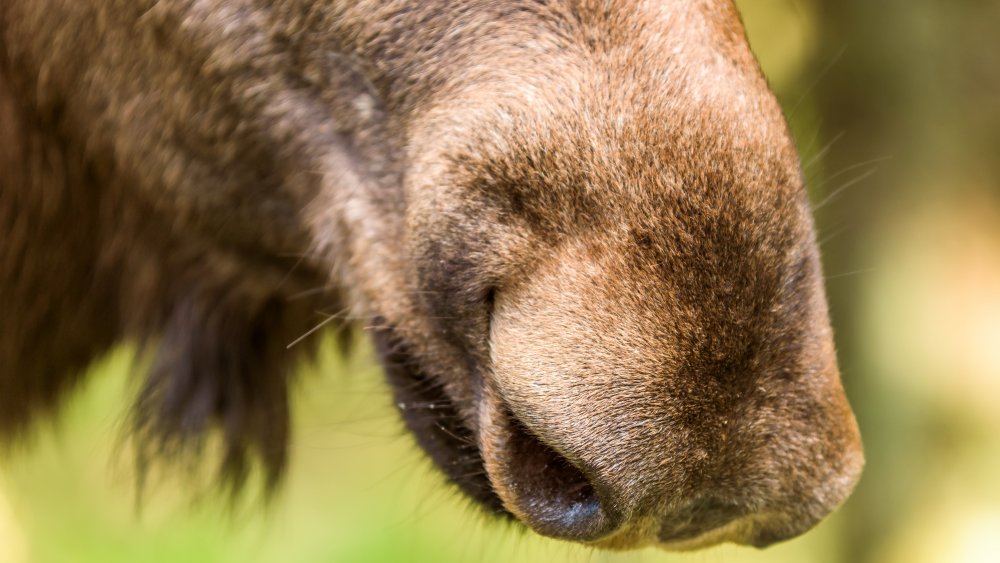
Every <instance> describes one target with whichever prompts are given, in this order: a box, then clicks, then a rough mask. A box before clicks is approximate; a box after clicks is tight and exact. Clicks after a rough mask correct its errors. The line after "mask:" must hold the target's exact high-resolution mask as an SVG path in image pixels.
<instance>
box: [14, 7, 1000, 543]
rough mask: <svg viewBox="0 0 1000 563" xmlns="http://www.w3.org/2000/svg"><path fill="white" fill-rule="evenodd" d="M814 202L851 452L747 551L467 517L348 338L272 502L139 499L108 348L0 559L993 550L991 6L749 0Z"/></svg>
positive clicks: (28, 466) (192, 491)
mask: <svg viewBox="0 0 1000 563" xmlns="http://www.w3.org/2000/svg"><path fill="white" fill-rule="evenodd" d="M739 4H740V5H741V8H742V10H743V13H744V18H745V21H746V24H747V28H748V33H749V35H750V40H751V43H752V45H753V47H754V49H755V51H756V52H757V54H758V56H759V57H760V59H761V62H762V64H763V67H764V70H765V72H766V73H767V75H768V77H769V78H770V80H771V81H772V84H773V86H774V89H775V90H776V92H777V93H778V96H779V98H780V99H781V101H782V104H783V106H784V107H785V111H786V114H787V115H788V118H789V120H790V122H791V126H792V130H793V132H794V135H795V137H796V140H797V142H798V144H799V147H800V150H801V151H802V155H803V163H804V168H805V171H806V175H807V177H808V179H809V185H810V191H811V195H812V198H813V201H814V202H815V206H816V208H817V211H816V213H817V223H818V228H819V237H820V239H821V241H822V248H823V253H824V261H825V268H826V273H827V277H828V282H827V284H828V291H829V295H830V300H831V307H832V315H833V322H834V327H835V329H836V331H837V342H838V347H839V351H840V361H841V367H842V370H843V379H844V383H845V386H846V387H847V390H848V394H849V395H850V397H851V401H852V403H853V405H854V407H855V409H856V412H857V415H858V419H859V422H860V424H861V429H862V434H863V436H864V440H865V445H866V451H867V457H868V465H867V468H866V472H865V474H864V477H863V479H862V481H861V484H860V486H859V488H858V490H857V492H856V493H855V494H854V496H853V497H851V499H850V500H849V501H848V502H847V504H846V505H845V506H844V507H843V508H842V509H841V510H840V511H839V512H838V513H836V515H834V516H833V517H831V518H829V519H828V520H826V521H824V523H822V524H821V525H820V526H819V527H818V528H817V529H816V530H814V531H812V532H810V533H808V534H806V535H805V536H803V537H801V538H798V539H795V540H792V541H789V542H786V543H784V544H780V545H778V546H775V547H773V548H769V549H767V550H765V551H757V550H754V549H751V548H740V547H734V546H722V547H719V548H715V549H711V550H708V551H703V552H696V553H692V554H668V553H663V552H659V551H656V550H651V551H644V552H637V553H627V554H607V553H601V552H595V551H592V550H587V549H584V548H580V547H576V546H573V545H568V544H563V543H559V542H555V541H550V540H545V539H542V538H538V537H536V536H534V535H532V534H530V533H526V532H524V531H523V530H520V529H518V528H517V527H513V526H510V525H507V524H503V523H499V522H493V521H490V520H489V519H487V518H484V517H483V516H482V515H480V513H479V512H478V511H477V510H476V509H475V507H472V506H471V505H470V503H469V502H468V501H466V500H464V499H462V498H460V497H459V496H458V495H457V494H456V493H455V492H454V491H452V490H450V489H448V488H446V487H444V486H443V485H442V478H441V477H440V476H439V475H438V474H436V473H435V472H433V471H432V470H431V468H430V465H429V463H428V462H427V461H426V460H424V459H423V457H422V455H421V454H420V453H419V452H418V451H417V449H416V447H415V446H414V444H413V442H412V439H411V438H410V437H409V436H408V435H407V434H406V433H405V432H403V430H402V427H401V425H400V423H399V422H398V421H397V420H396V416H395V414H394V413H393V412H392V411H391V410H390V408H389V404H390V403H389V397H388V394H387V390H386V389H385V387H384V385H383V384H382V378H381V374H380V372H379V370H378V368H377V367H375V365H374V363H373V361H372V359H371V353H370V352H369V351H368V350H367V348H365V347H364V346H362V347H361V349H360V350H359V351H358V353H356V354H354V355H353V356H351V357H349V358H341V357H337V356H336V355H335V353H334V352H333V351H332V347H329V349H330V350H331V351H329V352H327V353H326V355H325V356H324V357H323V360H322V362H321V363H320V366H319V367H317V368H315V369H311V370H309V371H310V373H308V374H306V376H305V377H304V378H303V380H302V384H301V385H300V386H299V390H298V393H297V399H296V402H297V404H296V409H295V413H296V424H295V428H296V432H295V438H294V444H293V447H292V457H293V459H292V466H291V472H290V474H289V476H288V480H287V482H286V484H285V486H284V487H283V489H282V490H281V492H280V494H279V496H278V498H277V499H276V500H274V501H273V502H272V503H271V504H270V505H269V506H267V507H262V506H261V505H260V504H255V502H254V499H249V500H248V501H246V502H242V503H239V504H238V505H237V506H236V507H235V508H233V509H230V508H227V506H228V505H227V504H226V502H224V500H222V499H219V498H218V497H211V496H209V497H207V498H206V499H205V500H203V501H201V502H193V500H195V499H197V498H199V496H200V495H199V494H198V490H197V488H196V487H194V486H193V485H191V483H189V482H187V481H185V480H182V479H179V478H176V476H175V477H174V478H171V477H170V476H169V475H167V476H160V477H162V478H158V479H157V482H156V483H154V484H153V486H151V487H149V493H148V495H147V496H146V497H145V498H143V499H142V508H141V509H138V508H137V502H136V500H137V499H136V495H135V488H134V472H133V471H132V468H131V467H130V465H129V459H130V455H129V454H128V452H127V449H126V448H124V447H122V444H121V442H120V440H119V439H118V437H119V436H120V430H121V426H122V421H123V418H124V416H125V411H124V409H125V405H126V404H127V400H126V398H125V395H126V394H127V393H128V384H127V374H126V370H127V365H128V360H129V358H128V355H129V352H128V351H127V350H123V351H121V352H119V353H117V354H115V355H114V356H113V357H111V358H108V359H106V360H104V361H102V362H101V363H100V364H99V365H98V366H95V368H94V377H93V378H92V380H91V382H90V384H89V385H88V386H87V387H86V388H85V389H83V390H81V392H80V393H78V394H77V395H76V396H75V397H74V398H73V400H72V401H71V402H70V404H69V405H68V408H67V410H66V411H65V412H64V413H63V416H61V417H60V419H59V421H58V422H57V423H56V424H54V425H52V426H49V427H45V428H43V429H42V431H41V432H40V433H39V436H38V439H37V440H35V441H34V442H33V443H32V444H31V445H30V447H28V448H25V449H24V450H23V451H21V452H18V453H17V455H15V456H14V457H13V458H12V459H7V460H5V461H4V465H3V467H2V470H0V562H3V563H21V562H33V563H35V562H37V563H49V562H52V563H64V562H101V563H114V562H157V561H169V562H177V561H183V562H201V561H205V562H227V561H233V562H236V561H239V562H313V561H317V562H322V561H338V562H339V561H350V562H354V561H435V562H449V561H524V562H531V561H544V562H546V563H555V562H557V561H591V562H600V561H694V562H717V561H737V562H744V561H768V562H795V563H801V562H829V563H835V562H851V563H855V562H890V563H892V562H899V563H922V562H949V563H955V562H998V561H1000V31H998V30H1000V2H996V1H987V0H982V1H974V0H962V1H952V2H941V1H937V0H880V1H878V2H870V1H867V0H757V1H754V2H751V1H749V0H746V1H743V2H739Z"/></svg>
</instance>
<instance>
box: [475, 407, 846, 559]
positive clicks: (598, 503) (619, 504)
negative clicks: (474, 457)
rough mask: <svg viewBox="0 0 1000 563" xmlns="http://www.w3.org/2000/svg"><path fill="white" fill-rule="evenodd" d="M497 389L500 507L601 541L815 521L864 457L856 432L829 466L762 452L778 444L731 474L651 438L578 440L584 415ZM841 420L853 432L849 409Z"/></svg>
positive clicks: (696, 536)
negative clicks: (551, 423)
mask: <svg viewBox="0 0 1000 563" xmlns="http://www.w3.org/2000/svg"><path fill="white" fill-rule="evenodd" d="M501 394H502V391H500V390H498V389H496V388H495V387H494V388H493V389H487V391H486V392H485V393H484V395H483V399H482V402H481V404H480V423H479V437H478V438H479V446H480V451H481V454H482V458H483V462H484V466H485V469H486V472H487V474H488V476H489V479H490V482H491V484H492V487H493V489H494V491H495V492H496V494H497V495H498V496H499V498H500V499H501V501H502V503H503V505H504V507H505V508H506V510H507V511H509V512H510V513H511V514H513V515H514V516H516V517H517V518H518V519H519V520H521V521H522V522H523V523H525V524H526V525H528V526H529V527H531V528H532V529H533V530H535V531H536V532H538V533H540V534H542V535H546V536H550V537H555V538H560V539H565V540H571V541H576V542H583V543H588V544H593V545H595V546H597V547H602V548H610V549H630V548H636V547H643V546H647V545H658V546H660V547H663V548H666V549H669V550H689V549H697V548H701V547H707V546H710V545H715V544H718V543H723V542H733V543H739V544H745V545H752V546H756V547H766V546H768V545H771V544H773V543H775V542H779V541H783V540H786V539H790V538H792V537H795V536H797V535H799V534H801V533H803V532H805V531H807V530H809V529H810V528H812V527H813V526H814V525H816V524H817V523H818V522H819V521H820V520H821V519H822V518H823V517H824V516H826V515H827V514H828V513H829V512H830V511H832V510H833V509H834V508H836V507H837V506H838V505H839V504H840V503H841V502H842V501H843V500H844V499H845V498H846V497H847V495H848V494H849V493H850V491H851V490H852V489H853V487H854V484H855V482H856V481H857V479H858V477H859V475H860V471H861V467H862V465H863V458H862V455H861V450H860V447H859V444H858V443H857V442H854V443H853V444H852V445H850V446H849V447H846V448H844V449H843V450H842V451H840V452H838V453H837V459H826V460H825V463H826V464H827V466H826V467H818V468H817V467H810V468H806V469H805V470H804V471H803V470H802V466H804V465H808V464H815V463H823V461H820V460H819V459H818V456H817V454H815V452H813V453H808V452H799V453H800V454H803V455H804V456H805V457H803V458H799V459H782V460H779V461H777V462H776V461H775V460H773V459H767V456H769V455H774V456H777V455H782V454H779V453H776V452H768V451H761V452H758V453H757V455H759V456H763V457H764V459H761V460H759V461H760V462H761V463H758V464H756V466H757V467H767V466H770V467H772V468H773V467H777V468H778V469H777V470H776V471H775V470H773V469H772V470H770V471H768V470H764V469H758V470H754V469H751V467H753V466H754V464H753V463H744V464H738V465H740V468H741V470H742V471H745V473H744V474H743V475H734V474H733V471H732V470H733V469H734V468H733V467H732V466H730V467H721V468H720V467H719V464H713V463H711V460H706V461H705V463H702V464H692V463H691V462H690V459H691V458H690V456H687V455H684V454H681V455H673V456H672V455H669V454H664V453H663V452H662V448H661V447H660V444H659V443H658V442H656V441H655V440H649V441H648V442H649V443H648V447H645V448H643V447H641V445H640V446H639V447H637V446H636V444H639V442H635V441H629V440H628V439H619V440H615V439H614V438H613V437H611V438H608V440H607V441H606V442H604V443H589V444H581V442H580V441H579V440H578V439H575V437H574V436H572V435H571V434H570V433H571V432H573V431H574V427H575V430H576V431H577V432H579V435H580V436H585V435H589V434H592V433H590V432H588V431H587V426H588V423H587V421H585V420H576V421H568V423H567V424H566V425H565V426H564V427H563V428H559V429H552V428H539V427H537V425H538V424H539V423H541V421H540V420H539V419H536V418H534V417H533V416H532V414H531V413H530V412H528V413H525V414H523V415H520V416H519V415H518V414H515V410H514V409H512V407H511V406H510V404H509V403H508V402H507V401H505V400H504V399H503V398H502V396H501ZM844 422H845V424H848V425H849V426H851V427H852V428H853V429H854V431H855V432H856V426H854V422H853V417H851V420H848V421H844ZM542 434H544V435H545V437H544V438H542V437H540V436H541V435H542ZM855 436H856V434H855ZM563 438H565V439H563ZM623 444H624V445H623ZM826 449H827V450H829V448H828V447H827V448H826ZM746 455H750V454H746ZM783 455H786V456H787V455H791V454H790V452H787V451H786V452H784V454H783ZM827 455H828V454H827ZM658 456H662V459H657V457H658ZM672 457H676V459H671V458H672ZM722 465H729V464H727V463H725V462H724V463H723V464H722ZM713 467H715V469H713ZM723 474H725V475H727V476H726V477H725V478H723V477H721V475H723ZM723 479H725V484H719V485H715V483H722V482H723Z"/></svg>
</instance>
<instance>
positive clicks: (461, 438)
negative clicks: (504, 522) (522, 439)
mask: <svg viewBox="0 0 1000 563" xmlns="http://www.w3.org/2000/svg"><path fill="white" fill-rule="evenodd" d="M374 325H375V326H378V327H386V326H387V325H386V324H385V323H384V322H376V323H374ZM372 335H373V339H374V341H375V349H376V352H377V353H378V355H379V357H380V358H381V360H382V365H383V367H384V369H385V374H386V378H387V379H388V381H389V384H390V386H391V388H392V391H393V398H394V402H395V405H396V409H397V410H398V411H399V413H400V415H401V416H402V418H403V422H404V423H405V424H406V426H407V428H408V429H409V430H410V434H411V435H412V436H413V437H414V438H415V439H416V441H417V444H419V445H420V447H421V448H422V449H423V450H424V451H425V452H427V454H428V455H429V456H430V458H431V460H432V461H433V462H434V464H435V465H436V466H437V468H438V469H439V470H440V471H441V472H442V473H444V475H445V477H447V479H448V481H450V482H452V483H454V484H455V485H457V486H458V487H459V488H460V489H461V490H462V492H463V493H465V494H466V495H468V496H469V497H471V498H472V499H473V500H475V501H477V502H478V503H479V504H480V505H481V506H483V507H484V508H486V510H487V511H489V512H491V513H494V514H498V515H503V516H507V517H511V518H512V517H513V516H512V515H511V514H510V512H508V511H507V510H506V509H505V508H504V506H503V503H502V501H501V500H500V497H499V496H498V495H497V493H496V491H495V490H494V489H493V485H492V483H491V482H490V480H489V477H488V476H487V473H486V467H485V463H484V462H483V457H482V454H481V452H480V449H479V444H478V442H477V440H476V436H475V434H474V432H473V431H472V430H471V429H470V428H469V427H468V426H467V425H466V424H465V423H464V421H463V420H462V417H461V415H460V414H459V412H458V409H457V408H456V406H455V403H454V401H452V399H451V398H450V397H449V396H448V394H447V393H446V392H445V390H444V388H443V387H442V385H441V384H440V383H438V382H437V381H435V380H434V379H433V378H432V377H430V376H429V375H427V374H425V373H424V372H423V371H422V370H421V369H420V366H419V363H418V362H417V361H416V359H415V358H414V357H413V355H412V354H411V353H410V352H409V350H408V348H407V346H406V343H405V342H404V341H403V340H402V339H401V338H400V337H399V336H398V335H396V333H395V331H394V330H393V329H392V328H391V327H386V328H379V329H377V330H375V331H373V333H372Z"/></svg>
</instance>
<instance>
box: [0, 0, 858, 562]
mask: <svg viewBox="0 0 1000 563" xmlns="http://www.w3.org/2000/svg"><path fill="white" fill-rule="evenodd" d="M803 184H804V182H803V178H802V172H801V167H800V164H799V157H798V155H797V152H796V150H795V147H794V144H793V142H792V140H791V136H790V134H789V131H788V127H787V125H786V122H785V120H784V116H783V114H782V112H781V109H780V107H779V106H778V103H777V101H776V100H775V98H774V96H773V94H772V93H771V92H770V90H769V88H768V85H767V82H766V80H765V78H764V77H763V75H762V73H761V71H760V69H759V66H758V64H757V62H756V60H755V58H754V56H753V54H752V53H751V51H750V48H749V46H748V44H747V40H746V37H745V33H744V31H743V28H742V24H741V21H740V17H739V14H738V12H737V9H736V7H735V6H734V5H733V4H732V2H731V0H694V1H689V0H663V1H659V2H652V1H645V0H502V1H501V0H456V1H447V2H446V1H444V0H427V1H415V0H410V1H406V0H326V1H318V0H270V1H267V2H261V1H256V0H5V1H4V2H3V3H2V4H0V442H2V443H3V444H7V445H9V444H12V443H14V442H16V441H23V440H25V439H26V438H28V437H30V435H31V430H32V426H33V423H35V422H37V421H38V420H39V419H41V418H43V417H46V416H52V415H54V414H55V413H56V411H58V409H59V407H60V404H61V402H62V401H63V400H64V398H65V397H66V396H67V394H68V393H69V392H70V391H71V390H72V389H73V388H74V387H75V386H77V385H78V384H79V383H80V379H81V377H82V375H83V374H84V373H85V368H86V367H87V366H88V365H89V364H90V363H91V362H92V361H94V359H95V358H98V357H100V356H101V355H102V354H104V353H106V352H107V351H108V350H109V349H111V348H112V347H113V346H115V345H116V344H117V343H119V342H123V341H125V342H133V343H136V344H137V346H138V347H139V349H141V350H142V351H143V356H144V357H145V358H148V361H144V362H142V366H141V369H142V370H144V371H143V372H142V375H141V380H142V385H141V388H140V389H138V390H137V393H136V397H135V400H134V404H133V405H132V406H131V407H130V410H129V412H131V413H132V414H131V418H130V420H131V421H132V431H133V432H134V438H135V440H136V441H137V443H138V444H140V448H139V452H140V453H139V455H140V456H141V457H143V458H144V459H156V457H157V456H162V455H164V454H168V455H173V454H175V453H185V454H189V455H196V456H197V455H203V456H207V455H209V454H208V453H207V452H206V451H203V448H202V447H201V444H202V443H203V440H202V439H201V438H202V437H203V436H205V435H206V433H217V435H218V436H220V437H221V439H222V443H223V447H222V449H221V451H220V452H219V453H218V454H217V455H218V456H219V459H218V463H219V467H220V481H221V482H223V483H227V484H229V485H232V486H234V487H239V486H240V485H241V484H243V483H244V482H245V481H246V479H247V478H248V476H249V475H253V474H256V473H254V472H256V471H258V470H259V471H260V474H262V475H264V478H265V480H266V483H267V484H268V485H269V486H270V487H274V486H277V485H278V484H279V482H280V479H281V476H282V472H283V468H284V467H285V465H286V459H287V453H288V452H287V450H288V441H289V436H290V432H291V431H292V429H291V428H290V423H289V408H290V407H289V386H290V383H291V382H292V380H293V378H294V376H295V372H296V366H297V365H299V363H300V362H301V361H302V360H303V359H305V358H308V357H310V355H311V353H312V350H314V349H315V347H316V346H317V343H318V342H320V341H322V339H321V338H319V337H318V336H317V335H315V334H314V335H310V336H307V337H305V338H303V336H304V335H306V334H307V333H310V331H311V330H312V329H313V328H314V327H315V326H316V325H317V320H318V319H317V316H316V311H317V310H336V311H338V312H339V313H338V314H337V315H334V317H335V319H333V320H335V321H336V322H333V323H330V324H331V325H333V324H338V323H341V324H346V325H350V324H351V323H355V322H358V320H361V322H363V323H364V324H365V325H366V326H367V327H369V328H370V330H369V331H368V332H369V333H370V336H371V339H372V340H373V341H374V345H375V348H376V350H377V352H378V354H379V357H380V358H381V361H382V364H383V365H384V369H385V373H386V375H387V379H388V382H389V385H390V386H391V387H392V389H393V392H394V394H395V399H396V400H395V401H394V402H395V403H396V404H397V407H398V409H399V411H400V414H401V417H402V419H403V421H404V422H405V424H406V426H407V427H408V428H409V430H410V431H411V432H412V434H413V436H414V437H415V440H416V442H417V443H418V444H419V446H420V447H421V448H422V449H423V450H425V451H426V453H427V454H428V455H429V456H430V458H431V459H432V460H433V462H434V463H435V465H436V467H438V468H439V469H440V471H441V472H442V473H443V475H444V476H445V477H446V478H447V479H448V480H449V481H450V482H451V483H453V484H454V485H455V486H456V487H457V488H458V489H459V490H460V491H462V493H464V494H466V495H468V496H469V497H470V498H472V499H474V500H475V501H477V503H478V504H479V505H481V506H482V507H483V508H484V509H485V510H487V511H489V512H492V513H496V514H497V515H501V516H503V517H507V518H511V519H515V520H517V521H520V522H521V523H523V524H524V525H525V526H527V527H529V528H531V529H533V530H534V531H536V532H538V533H540V534H543V535H546V536H551V537H554V538H560V539H563V540H569V541H575V542H582V543H586V544H588V545H592V546H596V547H600V548H609V549H627V548H634V547H641V546H647V545H658V546H661V547H664V548H666V549H693V548H698V547H703V546H709V545H714V544H717V543H720V542H727V541H729V542H736V543H742V544H749V545H754V546H759V547H763V546H767V545H769V544H772V543H774V542H777V541H781V540H784V539H787V538H791V537H794V536H796V535H798V534H801V533H803V532H804V531H806V530H808V529H809V528H811V527H813V526H814V525H815V524H816V523H817V522H819V521H820V520H821V519H822V518H823V517H824V516H825V515H827V514H828V513H830V512H831V511H832V510H834V509H835V508H836V507H837V506H838V505H839V504H840V503H841V502H842V501H843V500H844V499H845V498H846V497H847V495H848V494H849V493H850V491H851V490H852V488H853V486H854V484H855V482H856V481H857V479H858V477H859V474H860V472H861V468H862V465H863V453H862V447H861V442H860V436H859V431H858V427H857V424H856V422H855V419H854V415H853V413H852V411H851V408H850V406H849V404H848V402H847V399H846V397H845V394H844V390H843V388H842V385H841V383H840V376H839V371H838V367H837V360H836V354H835V348H834V343H833V335H832V330H831V326H830V321H829V315H828V311H827V303H826V297H825V290H824V286H823V276H822V272H821V265H820V260H819V253H818V252H819V251H818V247H817V244H816V240H815V233H814V227H813V223H812V218H811V211H810V207H809V202H808V199H807V194H806V192H805V189H804V186H803ZM319 332H321V331H319ZM299 341H301V343H299ZM292 342H296V343H298V344H297V345H295V346H289V344H290V343H292ZM137 369H140V368H139V367H137ZM428 405H433V406H435V408H428Z"/></svg>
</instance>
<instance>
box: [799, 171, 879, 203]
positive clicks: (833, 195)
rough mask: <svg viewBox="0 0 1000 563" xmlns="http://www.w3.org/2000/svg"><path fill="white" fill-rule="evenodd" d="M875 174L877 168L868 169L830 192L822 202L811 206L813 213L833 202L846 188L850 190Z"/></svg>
mask: <svg viewBox="0 0 1000 563" xmlns="http://www.w3.org/2000/svg"><path fill="white" fill-rule="evenodd" d="M876 172H878V168H877V167H876V168H872V169H870V170H868V171H866V172H864V173H862V174H859V175H858V176H857V177H855V178H854V179H853V180H850V181H848V182H846V183H845V184H844V185H843V186H840V187H839V188H837V189H835V190H833V191H832V192H830V195H828V196H826V197H825V198H823V200H822V201H820V202H819V203H817V204H816V205H814V206H813V212H815V211H819V210H820V209H822V208H823V206H825V205H826V204H828V203H830V202H831V201H833V200H834V198H836V197H837V196H838V195H840V194H842V193H844V190H846V189H847V188H850V187H851V186H854V185H856V184H859V183H861V182H863V181H865V180H867V179H868V178H870V177H871V176H872V175H874V174H875V173H876Z"/></svg>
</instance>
